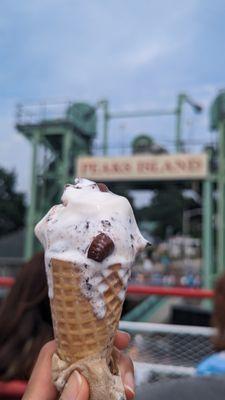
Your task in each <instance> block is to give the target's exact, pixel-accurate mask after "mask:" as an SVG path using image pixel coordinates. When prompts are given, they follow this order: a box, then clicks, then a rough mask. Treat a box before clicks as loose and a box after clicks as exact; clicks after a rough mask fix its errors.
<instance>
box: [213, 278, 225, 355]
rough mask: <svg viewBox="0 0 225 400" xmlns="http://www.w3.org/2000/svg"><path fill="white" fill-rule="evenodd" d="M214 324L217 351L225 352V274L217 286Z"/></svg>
mask: <svg viewBox="0 0 225 400" xmlns="http://www.w3.org/2000/svg"><path fill="white" fill-rule="evenodd" d="M212 323H213V326H214V327H215V328H216V330H217V333H216V335H215V337H214V338H213V344H214V347H215V350H217V351H221V350H225V273H224V274H223V275H221V276H220V277H219V278H218V280H217V281H216V284H215V290H214V310H213V316H212Z"/></svg>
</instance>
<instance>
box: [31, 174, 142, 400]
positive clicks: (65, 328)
mask: <svg viewBox="0 0 225 400" xmlns="http://www.w3.org/2000/svg"><path fill="white" fill-rule="evenodd" d="M35 233H36V235H37V237H38V239H39V240H40V242H41V243H42V244H43V246H44V248H45V264H46V273H47V280H48V287H49V297H50V301H51V308H52V317H53V325H54V331H55V338H56V344H57V351H56V353H55V354H54V355H53V369H52V372H53V381H54V383H55V385H56V387H57V389H58V390H60V391H62V390H63V388H64V386H65V384H66V382H67V380H68V378H69V376H70V374H71V373H72V372H73V371H74V370H75V369H77V370H79V371H80V372H82V374H83V375H84V376H85V377H86V378H87V380H88V383H89V385H90V399H91V400H125V394H124V388H123V384H122V381H121V378H120V375H119V371H118V366H117V360H116V356H115V354H116V352H115V351H113V342H114V336H115V332H116V329H117V326H118V323H119V319H120V315H121V311H122V305H123V301H124V298H125V292H126V288H127V283H128V278H129V276H130V272H131V267H132V264H133V262H134V260H135V256H136V255H137V253H138V252H139V251H141V250H143V249H144V247H145V246H146V244H147V242H146V240H145V239H144V238H143V236H142V235H141V233H140V231H139V229H138V226H137V223H136V221H135V217H134V213H133V210H132V208H131V205H130V203H129V202H128V200H127V199H126V198H124V197H122V196H118V195H115V194H113V193H112V192H110V191H108V189H107V187H106V186H105V185H102V184H96V183H95V182H91V181H88V180H85V179H76V181H75V184H74V185H66V187H65V190H64V193H63V196H62V203H61V204H58V205H55V206H53V207H52V208H51V209H50V210H49V212H48V213H47V214H46V215H45V216H44V217H43V218H42V220H41V221H40V222H39V223H38V224H37V225H36V227H35Z"/></svg>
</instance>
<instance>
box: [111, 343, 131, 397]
mask: <svg viewBox="0 0 225 400" xmlns="http://www.w3.org/2000/svg"><path fill="white" fill-rule="evenodd" d="M114 351H116V356H117V360H118V365H119V370H120V374H121V379H122V382H123V385H124V389H125V393H126V397H127V399H128V400H131V399H133V398H134V396H135V379H134V366H133V362H132V360H131V358H130V357H128V356H126V355H125V354H122V353H121V352H120V351H118V350H117V349H114Z"/></svg>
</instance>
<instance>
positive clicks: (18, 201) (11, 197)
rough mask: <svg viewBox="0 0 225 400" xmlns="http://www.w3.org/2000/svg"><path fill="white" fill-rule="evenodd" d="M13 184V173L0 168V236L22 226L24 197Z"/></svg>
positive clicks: (14, 176)
mask: <svg viewBox="0 0 225 400" xmlns="http://www.w3.org/2000/svg"><path fill="white" fill-rule="evenodd" d="M15 185H16V175H15V173H14V172H8V171H6V170H5V169H4V168H0V236H3V235H5V234H7V233H9V232H12V231H15V230H17V229H19V228H21V227H23V226H24V219H25V211H26V206H25V197H24V194H23V193H17V192H16V189H15Z"/></svg>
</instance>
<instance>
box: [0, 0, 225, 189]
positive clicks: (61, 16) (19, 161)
mask: <svg viewBox="0 0 225 400" xmlns="http://www.w3.org/2000/svg"><path fill="white" fill-rule="evenodd" d="M224 21H225V3H224V0H213V1H212V0H188V1H184V0H183V1H182V0H138V1H137V0H125V1H121V0H107V1H103V0H43V1H42V0H20V1H18V0H1V12H0V60H1V63H0V88H1V90H0V110H1V111H0V139H1V145H0V166H4V167H6V168H8V169H13V168H14V169H15V170H16V172H17V175H18V188H19V189H22V190H26V191H27V189H28V187H29V176H30V157H31V152H30V145H29V143H27V141H26V140H25V139H24V138H23V137H22V136H21V135H20V134H17V133H16V131H15V129H14V125H15V105H16V103H18V102H22V103H23V102H25V103H29V101H35V102H38V101H42V100H48V101H51V102H54V101H55V100H64V99H68V100H74V101H79V100H85V101H87V102H90V103H95V102H96V101H97V100H99V99H101V98H103V97H104V98H108V100H109V101H110V107H111V110H133V109H147V108H161V107H163V108H173V107H174V106H175V101H176V95H177V94H178V93H179V92H187V93H188V94H190V95H191V96H192V97H193V98H194V99H195V100H196V101H198V102H199V103H201V104H202V105H203V106H204V112H203V113H202V114H201V115H200V116H194V115H193V113H192V112H191V110H190V109H188V107H186V109H185V113H186V114H185V121H184V122H185V123H184V136H185V139H187V140H189V141H190V144H191V146H189V148H187V150H192V151H199V149H200V146H201V144H202V143H204V142H206V141H208V140H210V139H211V138H212V136H211V133H210V132H209V129H208V107H209V104H210V102H211V101H212V100H213V98H214V97H215V95H216V93H217V91H218V89H220V88H223V87H224V86H225V82H224V74H225V51H224V43H225V24H224ZM143 131H145V132H149V133H150V134H152V136H153V137H154V138H155V139H156V140H157V141H159V142H161V143H162V144H168V146H171V144H172V140H173V136H174V120H173V118H171V117H166V118H156V119H154V120H153V119H151V118H147V119H135V120H133V119H132V120H131V119H130V120H124V121H121V120H118V121H114V122H113V123H112V124H111V127H110V135H111V138H112V136H113V138H114V139H110V141H111V143H113V140H114V145H115V140H117V138H119V137H120V138H121V136H122V134H123V136H124V138H123V139H120V144H121V141H122V142H123V144H126V143H128V141H129V140H130V139H131V138H132V137H133V136H134V135H136V134H138V133H139V132H143ZM118 140H119V139H118Z"/></svg>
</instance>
